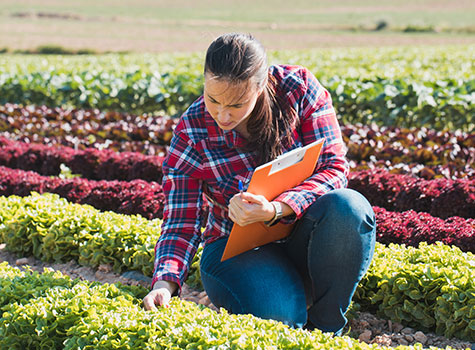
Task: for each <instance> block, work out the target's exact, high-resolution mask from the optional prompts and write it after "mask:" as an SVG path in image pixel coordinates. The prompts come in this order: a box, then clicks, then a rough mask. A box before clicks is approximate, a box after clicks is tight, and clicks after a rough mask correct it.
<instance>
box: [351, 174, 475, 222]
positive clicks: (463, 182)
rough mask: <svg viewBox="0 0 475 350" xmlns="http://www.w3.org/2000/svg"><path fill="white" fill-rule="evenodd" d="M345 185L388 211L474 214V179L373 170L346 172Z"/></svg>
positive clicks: (450, 214) (446, 215)
mask: <svg viewBox="0 0 475 350" xmlns="http://www.w3.org/2000/svg"><path fill="white" fill-rule="evenodd" d="M348 187H350V188H352V189H355V190H357V191H358V192H360V193H362V194H363V195H364V196H365V197H366V198H367V199H368V200H369V202H370V203H371V204H372V205H376V206H380V207H384V208H385V209H387V210H391V211H404V210H410V209H412V210H414V211H418V212H426V213H430V214H431V215H432V216H437V217H440V218H448V217H451V216H461V217H464V218H473V217H475V179H472V180H468V179H457V180H449V179H434V180H425V179H421V178H417V177H412V176H408V175H399V174H392V173H389V172H387V171H385V170H382V169H374V170H362V171H356V172H352V173H350V176H349V182H348Z"/></svg>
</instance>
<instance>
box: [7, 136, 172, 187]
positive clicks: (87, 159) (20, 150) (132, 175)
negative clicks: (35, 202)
mask: <svg viewBox="0 0 475 350" xmlns="http://www.w3.org/2000/svg"><path fill="white" fill-rule="evenodd" d="M162 161H163V157H160V156H146V155H144V154H141V153H136V152H124V153H117V152H114V151H111V150H107V149H106V150H98V149H94V148H89V149H85V150H75V149H73V148H70V147H54V146H45V145H42V144H29V143H25V142H19V141H12V140H9V139H7V138H5V137H0V165H3V166H7V167H9V168H17V169H23V170H33V171H36V172H38V173H40V174H42V175H58V174H60V172H61V164H64V165H66V166H67V167H68V168H69V169H71V171H72V172H73V173H75V174H80V175H81V176H83V177H85V178H88V179H92V180H123V181H129V180H134V179H142V180H146V181H157V182H161V180H162Z"/></svg>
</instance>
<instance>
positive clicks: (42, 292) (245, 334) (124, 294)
mask: <svg viewBox="0 0 475 350" xmlns="http://www.w3.org/2000/svg"><path fill="white" fill-rule="evenodd" d="M144 295H145V291H144V289H142V288H140V287H130V286H123V285H121V284H119V283H117V284H103V285H101V284H98V283H91V282H88V281H80V280H78V279H75V280H71V278H69V277H68V276H66V275H63V274H61V273H60V272H53V271H44V272H43V273H42V274H39V273H38V272H31V271H20V270H19V269H18V268H14V267H11V266H9V265H7V264H6V263H2V264H0V312H1V314H2V318H1V320H2V322H0V347H1V348H5V349H11V350H20V349H65V350H76V349H103V350H109V349H110V350H112V349H156V348H160V349H162V348H163V349H165V348H166V349H176V350H178V349H302V350H304V349H306V350H310V349H322V348H326V349H330V348H331V349H336V350H344V349H359V350H367V349H388V348H383V347H375V346H370V345H367V344H365V343H359V342H358V341H356V340H354V339H351V338H348V337H344V338H342V337H331V336H330V335H328V334H324V333H321V332H320V331H318V330H315V331H313V332H311V333H310V332H308V331H303V330H300V329H291V328H289V327H288V326H284V325H283V324H282V323H280V322H277V321H272V320H263V319H259V318H257V317H254V316H252V315H233V314H228V313H227V312H226V311H225V310H221V312H220V313H217V312H215V311H213V310H211V309H209V308H205V307H202V306H198V305H196V304H194V303H191V302H187V301H184V300H181V299H178V298H172V300H171V303H170V307H168V308H163V307H162V308H159V309H158V310H156V311H145V310H144V309H143V307H142V305H141V299H142V298H143V296H144ZM397 349H399V350H403V349H418V350H421V349H422V346H421V345H420V344H418V345H416V346H414V347H406V346H399V347H397ZM432 349H433V348H432ZM447 349H449V348H447Z"/></svg>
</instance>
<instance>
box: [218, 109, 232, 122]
mask: <svg viewBox="0 0 475 350" xmlns="http://www.w3.org/2000/svg"><path fill="white" fill-rule="evenodd" d="M230 119H231V113H229V111H228V110H226V109H222V110H219V111H218V120H219V121H220V122H224V123H226V122H229V120H230Z"/></svg>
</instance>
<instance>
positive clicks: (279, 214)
mask: <svg viewBox="0 0 475 350" xmlns="http://www.w3.org/2000/svg"><path fill="white" fill-rule="evenodd" d="M271 204H272V205H273V206H274V210H275V214H274V217H273V218H272V219H270V220H269V221H265V222H264V223H265V224H266V225H267V226H272V225H275V224H276V223H278V222H279V220H280V219H281V218H282V217H283V216H284V215H283V211H282V203H280V202H271Z"/></svg>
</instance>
